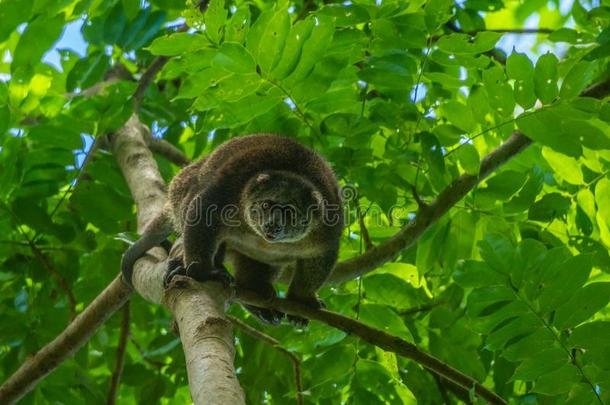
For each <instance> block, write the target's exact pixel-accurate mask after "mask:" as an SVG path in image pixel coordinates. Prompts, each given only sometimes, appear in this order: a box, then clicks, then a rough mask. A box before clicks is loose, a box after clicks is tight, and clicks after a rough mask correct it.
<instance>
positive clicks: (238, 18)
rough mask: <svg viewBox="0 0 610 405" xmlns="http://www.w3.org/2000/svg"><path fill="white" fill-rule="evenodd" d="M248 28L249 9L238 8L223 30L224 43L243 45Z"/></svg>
mask: <svg viewBox="0 0 610 405" xmlns="http://www.w3.org/2000/svg"><path fill="white" fill-rule="evenodd" d="M249 28H250V9H249V8H248V7H247V6H245V7H240V8H238V9H237V11H236V12H235V14H233V15H232V16H231V19H230V20H229V22H228V23H227V26H226V28H225V41H230V42H238V43H240V44H243V43H244V42H245V39H246V35H247V33H248V29H249Z"/></svg>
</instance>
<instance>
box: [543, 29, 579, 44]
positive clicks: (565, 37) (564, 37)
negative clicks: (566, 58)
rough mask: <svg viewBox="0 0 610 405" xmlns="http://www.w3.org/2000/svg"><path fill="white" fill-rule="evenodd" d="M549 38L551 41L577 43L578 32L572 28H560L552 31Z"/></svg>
mask: <svg viewBox="0 0 610 405" xmlns="http://www.w3.org/2000/svg"><path fill="white" fill-rule="evenodd" d="M548 38H549V41H553V42H568V43H570V44H576V43H577V42H578V32H577V31H575V30H573V29H571V28H560V29H558V30H556V31H553V32H551V34H550V35H549V37H548Z"/></svg>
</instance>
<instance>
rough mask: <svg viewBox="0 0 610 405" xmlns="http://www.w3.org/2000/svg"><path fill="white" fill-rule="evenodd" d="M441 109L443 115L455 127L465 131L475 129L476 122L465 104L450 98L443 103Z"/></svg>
mask: <svg viewBox="0 0 610 405" xmlns="http://www.w3.org/2000/svg"><path fill="white" fill-rule="evenodd" d="M441 109H442V112H443V115H444V116H445V117H447V119H448V120H449V121H451V123H452V124H454V125H455V126H456V127H458V128H461V129H463V130H464V131H466V132H467V133H469V132H473V131H474V130H475V128H476V125H477V124H476V123H475V121H474V118H473V116H472V110H470V108H468V107H467V106H466V105H464V104H462V103H460V102H459V101H456V100H450V101H448V102H447V103H445V104H443V106H442V107H441Z"/></svg>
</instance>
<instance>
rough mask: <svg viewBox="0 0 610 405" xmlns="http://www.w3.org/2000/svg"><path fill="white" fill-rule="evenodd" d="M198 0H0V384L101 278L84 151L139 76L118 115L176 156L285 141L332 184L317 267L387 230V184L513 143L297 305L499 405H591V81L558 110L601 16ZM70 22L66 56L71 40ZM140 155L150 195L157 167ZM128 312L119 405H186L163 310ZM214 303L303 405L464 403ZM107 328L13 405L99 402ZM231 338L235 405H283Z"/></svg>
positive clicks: (279, 390) (112, 218)
mask: <svg viewBox="0 0 610 405" xmlns="http://www.w3.org/2000/svg"><path fill="white" fill-rule="evenodd" d="M204 8H205V10H204V11H203V12H202V11H201V10H200V9H199V8H198V5H196V4H188V5H184V4H183V2H180V1H176V0H150V1H145V2H141V1H136V0H121V1H119V0H99V1H85V0H62V1H60V0H55V1H48V0H37V1H25V0H4V1H2V2H1V3H0V21H2V22H1V23H0V55H2V59H1V61H0V78H1V79H2V80H1V81H0V145H1V146H0V173H2V175H1V176H0V198H1V201H0V212H1V213H2V214H1V215H0V235H2V236H1V237H0V263H1V267H0V296H1V297H2V298H1V299H0V314H1V316H2V322H1V323H0V380H1V381H3V380H5V379H6V378H7V377H8V376H10V374H11V373H12V372H13V371H14V370H15V369H16V368H17V367H18V365H19V364H21V363H23V362H24V361H25V360H26V358H27V356H28V354H30V353H32V352H35V351H36V350H37V349H39V348H40V347H42V346H43V345H44V344H45V343H47V342H48V341H49V340H51V339H52V338H53V337H54V336H56V335H57V334H58V333H59V332H61V331H62V330H63V329H64V328H65V326H66V324H67V323H68V322H69V320H70V318H71V317H72V316H73V315H74V314H75V313H77V312H79V311H81V310H82V309H83V308H84V306H86V305H87V304H88V303H89V302H90V301H91V300H92V299H93V298H94V297H95V296H96V295H97V294H99V292H100V291H101V290H102V289H103V288H104V286H106V285H107V284H108V282H109V281H110V280H112V278H113V277H114V276H115V275H116V272H117V271H118V263H119V260H120V255H121V253H122V251H123V250H124V248H125V244H124V242H123V241H122V239H125V237H126V235H125V234H126V233H130V232H131V233H133V232H134V231H135V221H134V218H135V215H134V210H133V209H132V208H131V207H132V200H131V196H130V193H129V190H128V188H127V186H126V184H125V181H124V180H123V178H122V176H121V173H120V171H119V170H118V168H117V166H116V163H115V161H114V158H113V156H112V154H111V153H108V151H106V150H105V147H104V143H103V142H102V141H101V140H103V137H104V135H105V134H107V133H109V132H112V131H115V130H117V129H118V128H120V127H121V126H122V125H123V124H124V123H125V122H126V120H127V119H128V118H129V117H130V116H131V114H132V113H134V103H133V98H134V94H136V91H137V89H138V80H139V79H140V78H141V75H142V74H144V72H146V71H147V69H148V67H149V66H151V64H153V62H155V61H157V62H159V61H162V62H161V64H162V68H161V70H160V72H158V74H157V75H155V77H154V78H153V79H154V80H153V81H152V83H151V85H150V86H148V87H147V88H145V90H146V91H145V93H144V95H143V97H142V99H141V102H140V103H139V104H138V107H139V108H138V110H137V113H138V114H139V116H140V119H141V120H142V122H144V123H145V124H146V125H147V126H149V127H150V128H151V130H152V134H153V137H155V138H162V139H163V140H165V141H168V142H170V143H171V144H173V145H175V146H177V147H178V148H179V149H180V150H182V151H183V152H184V153H185V154H186V155H187V156H188V157H189V158H197V157H198V156H201V155H205V154H206V153H209V151H211V150H212V149H213V148H214V147H216V146H217V145H218V144H220V143H221V142H223V141H225V140H227V139H229V138H230V137H233V136H236V135H240V134H246V133H256V132H274V133H284V134H288V135H290V136H293V137H296V138H297V139H299V140H300V141H301V142H303V143H304V144H307V145H310V146H312V147H314V148H315V149H316V150H319V151H320V152H321V153H322V154H323V155H324V156H326V157H327V158H328V159H329V161H331V163H332V164H333V167H334V169H335V171H336V172H337V175H338V177H339V178H340V179H341V182H342V184H344V185H352V186H354V188H355V189H356V190H357V196H355V198H354V199H352V200H350V201H348V206H349V208H350V209H349V212H348V214H349V215H348V222H349V226H348V229H347V231H346V233H345V236H344V238H343V241H342V250H341V258H342V259H347V258H350V257H353V256H355V255H358V254H360V253H362V252H363V251H364V250H365V249H366V247H367V246H368V244H369V242H371V243H372V244H375V245H377V244H380V243H383V241H384V240H386V239H387V238H389V237H390V236H391V235H393V234H395V233H396V232H397V231H398V230H399V229H400V228H401V227H402V226H403V225H404V224H406V223H408V221H409V220H411V219H412V218H413V217H414V215H415V213H416V212H417V211H418V201H417V199H416V198H414V195H413V191H412V190H416V196H417V197H418V198H419V199H421V200H422V201H423V202H426V201H430V200H431V199H432V198H434V197H435V196H437V195H438V194H439V193H440V192H441V191H442V190H443V189H444V188H445V187H446V186H448V185H449V184H450V183H451V182H452V181H453V180H455V179H456V178H457V177H458V176H460V175H461V174H464V173H466V174H472V175H477V174H478V173H479V167H480V164H481V159H482V158H483V157H484V156H485V155H486V154H488V153H489V152H490V151H492V150H493V149H494V148H496V147H497V146H498V145H500V144H501V143H502V142H503V141H504V140H505V139H507V138H508V137H509V135H510V134H511V133H513V132H514V131H516V130H519V131H521V132H522V133H523V134H525V135H526V136H527V137H529V138H530V139H532V140H533V141H534V144H533V145H532V146H530V147H528V148H527V149H526V150H525V151H524V152H523V153H521V154H520V155H518V156H516V157H515V158H514V159H512V160H511V161H510V162H509V163H508V164H506V165H505V166H503V167H502V168H500V169H499V170H497V171H496V172H495V173H494V174H493V175H492V176H491V177H489V178H488V179H487V180H485V181H484V182H482V183H481V184H480V185H478V186H477V187H476V188H475V189H474V190H473V191H472V192H470V193H469V194H468V196H467V197H466V198H465V199H464V200H462V201H460V202H459V203H458V204H457V205H455V206H454V207H453V208H452V209H451V210H450V211H449V213H448V214H447V215H445V216H444V217H443V218H442V219H441V220H440V221H438V222H437V223H435V224H434V225H432V226H430V227H429V229H428V230H427V231H426V232H425V234H424V235H423V236H422V237H421V238H420V240H419V241H418V243H417V244H416V245H415V246H412V247H410V248H408V249H406V250H404V251H402V252H400V255H399V256H398V257H397V258H396V260H395V261H394V262H392V263H388V264H386V265H384V266H382V267H381V268H379V269H378V270H376V271H374V272H372V273H370V274H368V275H366V276H364V277H362V278H360V279H357V280H353V281H349V282H346V283H344V284H341V285H339V286H335V287H332V288H330V287H327V288H325V289H323V290H322V291H321V296H322V297H323V298H324V299H325V301H326V303H327V305H328V307H329V308H330V309H332V310H334V311H337V312H341V313H343V314H345V315H348V316H351V317H354V318H358V319H359V320H361V321H363V322H365V323H367V324H369V325H371V326H374V327H376V328H379V329H381V330H384V331H387V332H390V333H392V334H394V335H397V336H400V337H401V338H403V339H406V340H408V341H410V342H412V343H415V344H416V345H417V346H418V347H421V348H422V349H425V350H426V351H428V352H430V353H432V354H433V355H435V356H436V357H438V358H440V359H441V360H443V361H445V362H446V363H448V364H450V365H451V366H453V367H455V368H457V369H459V370H461V371H462V372H464V373H465V374H468V375H470V376H472V377H474V378H475V379H477V380H478V381H480V382H482V383H484V384H485V385H486V386H487V387H490V388H491V389H493V390H494V391H495V392H496V393H498V394H499V395H500V396H502V397H503V398H505V399H507V400H512V401H515V403H545V404H546V403H549V404H550V403H564V404H567V403H569V404H600V403H606V404H610V340H609V339H608V337H609V336H610V307H608V302H609V301H610V275H609V272H610V270H609V269H610V256H609V255H608V247H610V178H609V177H608V173H609V171H610V104H609V103H608V101H607V100H608V99H607V98H606V99H605V100H604V97H606V96H608V95H610V90H608V86H607V84H606V87H605V88H603V87H602V92H601V93H600V92H597V93H595V98H594V97H582V96H581V94H582V92H583V91H584V90H585V89H586V88H588V87H589V86H591V85H593V84H595V83H600V82H604V81H606V82H607V80H608V75H609V73H608V72H609V71H610V69H609V61H610V59H609V56H610V2H608V1H607V0H602V1H593V0H591V1H589V0H575V1H559V0H551V1H548V2H547V1H537V0H536V1H525V2H516V1H509V0H505V1H502V0H494V1H478V0H467V1H455V2H454V1H450V0H428V1H424V0H413V1H411V2H405V1H385V0H384V1H376V2H375V1H367V0H352V1H348V2H338V3H333V2H318V1H309V0H308V1H305V2H302V1H300V0H296V1H287V0H282V1H278V2H269V1H255V2H246V1H241V0H226V1H223V0H212V1H210V2H209V3H206V4H205V7H204ZM532 23H534V24H533V25H535V26H537V27H538V28H534V29H531V30H530V31H531V32H528V30H527V29H525V28H524V27H526V26H527V27H530V26H532ZM540 27H542V28H540ZM77 31H79V32H80V35H82V38H83V42H84V45H86V49H85V50H84V51H83V52H81V53H79V52H76V51H74V50H72V49H70V46H74V43H75V42H74V38H75V37H74V36H75V35H77V34H75V33H76V32H77ZM506 31H508V32H506ZM62 33H63V36H62ZM68 33H69V34H68ZM70 35H71V36H73V38H72V42H71V41H70V38H69V36H70ZM60 38H61V40H60ZM58 41H59V45H57V44H58ZM76 42H78V41H76ZM55 47H59V49H58V50H57V52H58V54H59V58H56V60H53V58H52V53H53V52H55V51H53V50H52V49H55ZM513 47H514V48H513ZM166 58H168V59H166ZM164 62H166V63H165V64H163V63H164ZM604 90H605V93H604V92H603V91H604ZM94 140H100V141H99V142H98V141H96V142H94ZM92 145H95V146H94V147H92ZM157 160H158V164H159V166H160V168H161V171H162V173H163V175H164V176H165V177H166V178H168V179H169V178H171V176H172V175H173V174H175V173H176V172H177V170H178V169H179V168H178V167H177V166H176V165H174V164H171V163H170V162H168V160H167V159H165V158H163V157H162V156H159V157H158V159H157ZM133 301H134V302H133V303H132V305H131V329H130V341H129V343H128V345H127V352H126V355H125V356H126V357H125V367H124V372H123V375H122V379H121V385H120V389H119V397H120V398H121V403H156V402H161V403H172V404H174V403H190V396H189V393H188V386H187V381H186V371H185V364H184V357H183V354H182V351H181V347H180V342H179V339H178V338H177V337H176V336H175V335H174V334H173V333H172V332H171V319H170V318H169V315H168V314H167V312H166V311H164V310H163V309H162V308H160V307H156V306H151V305H149V304H147V303H145V302H144V301H143V300H141V299H139V298H134V299H133ZM230 312H231V313H232V314H233V315H235V316H237V317H238V318H240V319H244V320H245V321H246V322H247V323H249V324H251V325H252V326H254V327H256V328H257V329H261V330H263V331H264V332H265V333H267V334H269V335H272V336H273V337H275V338H276V339H277V340H278V341H279V342H280V345H281V346H282V347H283V348H285V349H287V350H289V351H293V352H295V353H296V354H297V356H298V357H299V358H300V359H301V362H300V363H301V372H302V380H303V388H304V390H305V395H304V400H305V402H306V403H320V404H339V403H358V404H359V403H365V404H378V403H379V404H382V403H389V404H402V403H416V402H418V403H424V404H426V403H428V404H437V403H442V402H443V401H446V400H447V398H449V399H450V400H451V401H458V400H461V401H466V402H467V401H469V398H470V399H472V396H471V395H472V393H471V392H468V391H464V390H461V389H459V388H456V387H454V386H453V385H452V384H450V383H448V382H447V381H445V380H442V379H439V378H437V377H435V376H434V375H433V374H432V373H429V372H427V371H426V370H425V369H424V368H422V367H421V366H419V365H418V364H416V363H414V362H412V361H407V360H405V359H402V358H399V357H397V356H396V355H395V354H394V353H389V352H384V351H383V350H381V349H379V348H376V347H374V346H371V345H367V344H365V343H362V342H360V341H359V340H358V339H357V338H355V337H352V336H348V335H346V334H345V333H343V332H341V331H338V330H336V329H333V328H332V327H330V326H328V325H325V324H322V323H316V322H314V323H313V324H312V325H311V326H310V327H309V328H308V329H307V330H306V331H299V330H295V329H294V328H292V327H290V326H288V325H283V326H281V327H278V328H271V327H266V326H263V325H260V324H257V323H256V322H255V321H254V320H252V319H251V318H249V317H248V315H247V314H246V313H245V312H244V311H243V310H242V309H241V308H240V307H238V306H233V307H232V308H231V310H230ZM120 321H121V319H120V317H118V316H117V317H114V318H112V319H111V320H110V321H109V322H108V323H107V324H106V325H104V326H103V327H102V328H101V329H100V330H99V331H98V332H97V333H96V335H95V336H94V338H93V339H92V340H91V341H90V342H89V343H88V344H87V345H86V346H85V347H83V348H82V349H80V350H79V351H78V352H77V353H76V355H75V356H74V358H72V359H70V360H68V361H67V362H65V363H64V364H63V365H62V366H61V367H59V369H58V370H56V371H55V372H54V373H53V374H51V375H50V376H49V378H47V379H46V380H44V381H43V382H41V383H40V384H39V386H38V387H37V388H36V390H34V391H33V392H32V393H31V394H29V395H28V396H27V397H26V398H25V399H24V400H23V403H40V404H44V403H71V404H77V403H102V402H104V401H105V395H106V392H107V387H108V385H109V381H110V377H111V374H112V372H113V365H114V359H115V358H114V352H115V348H116V346H117V341H118V339H119V329H120V328H119V325H120ZM236 348H237V355H236V368H237V369H238V376H239V379H240V383H241V385H242V387H243V388H244V391H245V393H246V396H247V400H248V402H249V403H253V404H254V403H271V404H280V403H286V402H288V401H292V400H293V398H294V397H295V395H296V387H295V381H294V378H293V371H292V364H291V362H290V361H289V359H288V358H287V357H286V356H285V353H283V352H282V351H278V350H276V349H275V348H273V347H270V346H269V345H268V344H266V343H264V342H262V341H260V340H256V339H254V338H252V337H250V336H248V335H246V334H243V333H241V332H239V331H238V332H237V339H236Z"/></svg>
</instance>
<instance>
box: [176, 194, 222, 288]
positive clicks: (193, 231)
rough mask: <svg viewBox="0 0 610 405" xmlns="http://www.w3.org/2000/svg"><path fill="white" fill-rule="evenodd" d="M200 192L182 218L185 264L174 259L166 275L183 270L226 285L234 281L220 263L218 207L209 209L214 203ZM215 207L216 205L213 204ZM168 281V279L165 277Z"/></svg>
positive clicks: (199, 278) (199, 277)
mask: <svg viewBox="0 0 610 405" xmlns="http://www.w3.org/2000/svg"><path fill="white" fill-rule="evenodd" d="M206 194H207V193H205V192H204V193H202V194H200V195H199V196H197V197H196V198H194V199H193V201H191V203H190V204H189V207H188V210H187V214H186V218H185V220H184V232H183V239H184V262H183V263H184V265H186V268H180V267H179V266H177V265H176V264H177V263H176V262H171V261H170V264H172V263H173V264H174V265H175V267H174V269H168V272H169V273H168V277H166V278H169V279H171V277H173V275H175V274H185V275H186V276H188V277H191V278H194V279H195V280H197V281H201V282H204V281H218V282H220V283H223V284H224V285H225V286H228V285H230V284H231V283H232V282H233V277H232V276H231V275H230V274H229V272H228V271H227V269H226V268H225V267H224V265H223V264H222V258H220V259H218V256H219V254H220V256H222V253H221V252H219V248H221V247H222V246H221V244H220V241H219V239H220V228H221V225H222V224H221V223H220V217H219V214H218V212H217V210H211V209H210V207H214V203H213V201H212V200H210V199H209V198H206ZM216 207H217V206H216ZM166 281H169V280H166Z"/></svg>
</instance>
